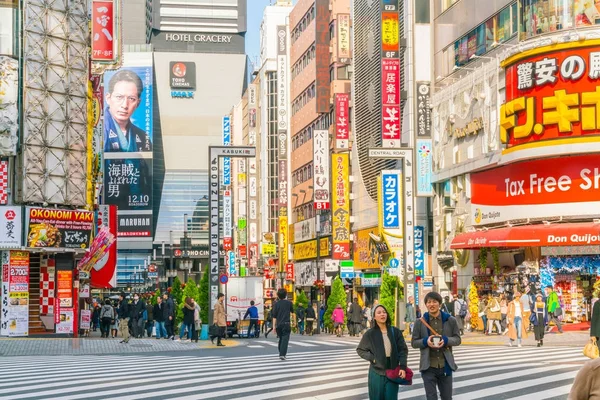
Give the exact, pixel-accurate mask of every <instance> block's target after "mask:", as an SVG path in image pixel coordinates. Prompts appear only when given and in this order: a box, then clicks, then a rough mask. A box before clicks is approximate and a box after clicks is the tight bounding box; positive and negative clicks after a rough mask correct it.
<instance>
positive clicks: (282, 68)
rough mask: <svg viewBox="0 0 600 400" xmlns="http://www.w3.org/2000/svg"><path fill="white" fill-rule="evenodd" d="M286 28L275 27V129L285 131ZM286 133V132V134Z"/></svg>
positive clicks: (286, 107)
mask: <svg viewBox="0 0 600 400" xmlns="http://www.w3.org/2000/svg"><path fill="white" fill-rule="evenodd" d="M287 47H288V46H287V27H286V26H285V25H278V26H277V127H278V128H279V130H284V131H287V128H288V126H287V118H288V115H287V109H288V106H287V104H288V62H287ZM286 133H287V132H286Z"/></svg>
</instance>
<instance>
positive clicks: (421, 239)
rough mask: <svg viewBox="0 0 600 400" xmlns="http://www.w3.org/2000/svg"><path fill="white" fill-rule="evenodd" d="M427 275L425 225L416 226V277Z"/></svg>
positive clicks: (420, 277) (421, 277) (418, 278)
mask: <svg viewBox="0 0 600 400" xmlns="http://www.w3.org/2000/svg"><path fill="white" fill-rule="evenodd" d="M424 277H425V227H423V226H419V225H418V226H415V278H417V280H420V279H423V278H424Z"/></svg>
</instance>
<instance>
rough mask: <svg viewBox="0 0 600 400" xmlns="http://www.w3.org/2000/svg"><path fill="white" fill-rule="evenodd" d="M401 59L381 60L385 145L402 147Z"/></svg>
mask: <svg viewBox="0 0 600 400" xmlns="http://www.w3.org/2000/svg"><path fill="white" fill-rule="evenodd" d="M400 117H401V115H400V59H397V58H384V59H382V60H381V132H382V138H383V147H400V136H401V131H400Z"/></svg>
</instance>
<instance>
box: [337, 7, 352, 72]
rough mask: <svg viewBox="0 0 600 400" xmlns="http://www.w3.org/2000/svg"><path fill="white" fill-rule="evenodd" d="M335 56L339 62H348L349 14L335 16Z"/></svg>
mask: <svg viewBox="0 0 600 400" xmlns="http://www.w3.org/2000/svg"><path fill="white" fill-rule="evenodd" d="M337 56H338V60H339V62H342V63H347V62H350V14H338V15H337Z"/></svg>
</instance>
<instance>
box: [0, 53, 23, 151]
mask: <svg viewBox="0 0 600 400" xmlns="http://www.w3.org/2000/svg"><path fill="white" fill-rule="evenodd" d="M0 77H2V78H1V79H0V121H2V125H0V134H1V135H2V138H3V140H2V141H1V142H0V156H3V157H7V156H14V155H16V153H17V142H18V131H19V112H18V108H17V107H18V105H17V103H18V101H19V61H18V60H15V59H14V58H11V57H8V56H0Z"/></svg>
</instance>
